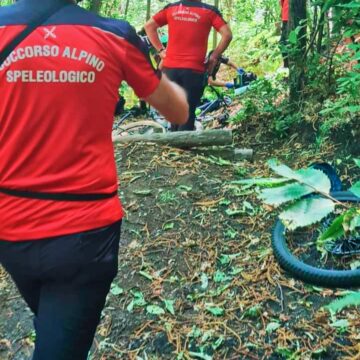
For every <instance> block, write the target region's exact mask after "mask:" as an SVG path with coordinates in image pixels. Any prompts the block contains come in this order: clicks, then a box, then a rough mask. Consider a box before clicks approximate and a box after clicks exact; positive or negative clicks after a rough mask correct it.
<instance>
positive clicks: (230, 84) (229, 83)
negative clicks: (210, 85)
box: [225, 82, 234, 89]
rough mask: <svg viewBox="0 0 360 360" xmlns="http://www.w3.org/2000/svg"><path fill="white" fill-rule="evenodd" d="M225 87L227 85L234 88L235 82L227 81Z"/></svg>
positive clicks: (228, 87)
mask: <svg viewBox="0 0 360 360" xmlns="http://www.w3.org/2000/svg"><path fill="white" fill-rule="evenodd" d="M225 87H226V88H227V89H233V88H234V83H231V82H227V83H226V84H225Z"/></svg>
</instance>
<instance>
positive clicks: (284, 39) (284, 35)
mask: <svg viewBox="0 0 360 360" xmlns="http://www.w3.org/2000/svg"><path fill="white" fill-rule="evenodd" d="M288 39H289V23H288V21H283V22H282V26H281V36H280V48H281V54H282V57H283V61H284V67H286V68H288V67H289V53H288V51H287V50H286V46H287V45H288V43H289V42H288Z"/></svg>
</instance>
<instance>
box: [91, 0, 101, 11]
mask: <svg viewBox="0 0 360 360" xmlns="http://www.w3.org/2000/svg"><path fill="white" fill-rule="evenodd" d="M101 5H102V0H92V1H91V3H90V11H92V12H94V13H96V14H99V13H100V10H101Z"/></svg>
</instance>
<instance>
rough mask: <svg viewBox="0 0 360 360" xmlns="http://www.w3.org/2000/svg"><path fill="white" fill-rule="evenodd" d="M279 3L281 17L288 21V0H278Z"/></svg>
mask: <svg viewBox="0 0 360 360" xmlns="http://www.w3.org/2000/svg"><path fill="white" fill-rule="evenodd" d="M280 3H281V19H282V21H289V0H280Z"/></svg>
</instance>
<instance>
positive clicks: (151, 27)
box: [144, 19, 163, 51]
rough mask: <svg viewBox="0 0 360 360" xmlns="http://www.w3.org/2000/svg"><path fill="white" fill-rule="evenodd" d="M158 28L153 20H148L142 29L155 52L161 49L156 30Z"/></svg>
mask: <svg viewBox="0 0 360 360" xmlns="http://www.w3.org/2000/svg"><path fill="white" fill-rule="evenodd" d="M159 27H160V26H159V25H158V24H157V23H156V21H155V20H154V19H150V20H149V21H148V22H147V23H146V24H145V25H144V29H145V32H146V35H147V36H148V38H149V40H150V42H151V44H152V46H153V47H154V48H155V50H156V51H160V50H161V49H162V47H163V45H162V43H161V41H160V38H159V34H158V32H157V29H158V28H159Z"/></svg>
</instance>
